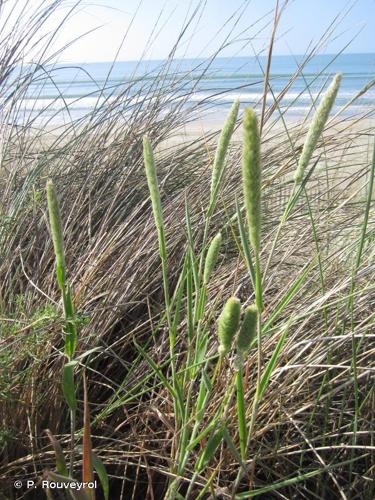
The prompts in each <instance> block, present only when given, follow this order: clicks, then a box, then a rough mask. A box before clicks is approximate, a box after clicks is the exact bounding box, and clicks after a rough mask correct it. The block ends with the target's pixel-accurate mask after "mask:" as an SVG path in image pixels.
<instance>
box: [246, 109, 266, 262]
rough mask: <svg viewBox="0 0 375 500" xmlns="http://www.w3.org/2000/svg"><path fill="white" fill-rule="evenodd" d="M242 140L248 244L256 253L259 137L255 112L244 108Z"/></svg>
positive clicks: (258, 233)
mask: <svg viewBox="0 0 375 500" xmlns="http://www.w3.org/2000/svg"><path fill="white" fill-rule="evenodd" d="M243 128H244V140H243V155H242V181H243V192H244V199H245V206H246V212H247V218H248V224H249V238H250V243H251V245H252V247H253V249H254V251H255V252H256V253H258V252H259V250H260V218H261V209H260V200H261V169H260V137H259V130H258V123H257V117H256V114H255V111H254V110H253V109H251V108H246V109H245V111H244V120H243Z"/></svg>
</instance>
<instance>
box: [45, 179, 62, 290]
mask: <svg viewBox="0 0 375 500" xmlns="http://www.w3.org/2000/svg"><path fill="white" fill-rule="evenodd" d="M46 190H47V204H48V213H49V223H50V228H51V236H52V242H53V247H54V250H55V258H56V274H57V280H58V283H59V286H60V288H61V289H64V287H65V256H64V238H63V229H62V221H61V215H60V209H59V203H58V200H57V195H56V191H55V186H54V184H53V182H52V180H48V181H47V187H46Z"/></svg>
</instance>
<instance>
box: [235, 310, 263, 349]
mask: <svg viewBox="0 0 375 500" xmlns="http://www.w3.org/2000/svg"><path fill="white" fill-rule="evenodd" d="M257 318H258V309H257V306H256V305H255V304H252V305H250V306H248V307H247V308H246V309H245V314H244V318H243V321H242V325H241V328H240V331H239V334H238V339H237V351H238V352H239V354H242V355H245V354H246V353H247V352H248V350H249V348H250V346H251V343H252V341H253V340H254V338H255V336H256V329H257Z"/></svg>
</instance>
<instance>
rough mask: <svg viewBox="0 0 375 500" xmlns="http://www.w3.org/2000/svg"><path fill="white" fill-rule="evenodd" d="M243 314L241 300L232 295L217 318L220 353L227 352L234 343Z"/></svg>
mask: <svg viewBox="0 0 375 500" xmlns="http://www.w3.org/2000/svg"><path fill="white" fill-rule="evenodd" d="M240 314H241V302H240V300H239V299H238V298H237V297H230V298H229V299H228V300H227V301H226V303H225V305H224V307H223V310H222V312H221V314H220V316H219V318H218V320H217V334H218V337H219V349H218V351H219V354H220V355H225V354H227V353H228V352H229V351H230V350H231V348H232V343H233V337H234V336H235V334H236V332H237V330H238V326H239V322H240Z"/></svg>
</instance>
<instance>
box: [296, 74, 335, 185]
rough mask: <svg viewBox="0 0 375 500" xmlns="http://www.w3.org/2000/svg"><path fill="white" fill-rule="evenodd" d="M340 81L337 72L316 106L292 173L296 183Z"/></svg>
mask: <svg viewBox="0 0 375 500" xmlns="http://www.w3.org/2000/svg"><path fill="white" fill-rule="evenodd" d="M340 82H341V73H338V74H337V75H336V76H335V77H334V79H333V81H332V83H331V85H330V86H329V87H328V89H327V92H326V93H325V95H324V97H323V99H322V101H321V103H320V104H319V106H318V109H317V110H316V112H315V115H314V118H313V120H312V122H311V125H310V128H309V131H308V133H307V136H306V140H305V143H304V145H303V148H302V153H301V156H300V159H299V161H298V166H297V169H296V172H295V174H294V181H295V182H296V183H299V182H301V181H302V179H303V174H304V172H305V168H306V167H307V165H308V164H309V162H310V160H311V157H312V155H313V153H314V150H315V147H316V145H317V142H318V140H319V137H320V136H321V134H322V132H323V129H324V125H325V124H326V121H327V118H328V115H329V113H330V111H331V109H332V106H333V104H334V102H335V99H336V96H337V92H338V90H339V87H340Z"/></svg>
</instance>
